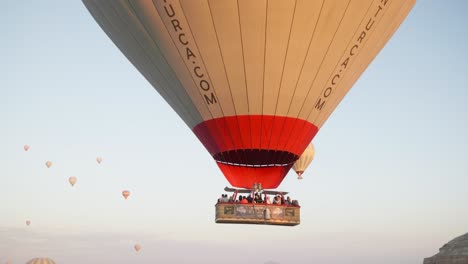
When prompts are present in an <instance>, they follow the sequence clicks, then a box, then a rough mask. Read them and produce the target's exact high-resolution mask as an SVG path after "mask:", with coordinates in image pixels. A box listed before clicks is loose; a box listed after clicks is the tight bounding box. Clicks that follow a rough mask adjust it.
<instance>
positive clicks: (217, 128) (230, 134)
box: [153, 0, 242, 160]
mask: <svg viewBox="0 0 468 264" xmlns="http://www.w3.org/2000/svg"><path fill="white" fill-rule="evenodd" d="M153 1H154V0H153ZM207 3H208V7H209V9H210V4H209V1H207ZM179 4H180V8H181V9H182V14H183V15H184V18H185V20H186V21H187V26H188V27H189V30H190V34H192V36H193V41H194V42H195V46H196V47H197V50H198V52H199V55H200V58H201V60H202V63H203V67H204V68H205V70H206V74H207V75H208V78H209V79H210V83H211V85H213V81H212V80H211V77H210V74H209V70H208V68H207V67H206V64H205V61H204V60H203V56H202V54H201V51H200V49H199V48H198V44H197V41H196V39H195V35H194V34H193V32H192V28H191V27H190V23H188V19H187V16H186V15H185V11H184V8H183V6H182V4H181V3H180V0H179ZM210 14H211V9H210ZM212 21H213V20H212ZM213 26H214V23H213ZM215 34H216V39H217V38H218V34H217V33H216V29H215ZM219 53H220V54H221V56H222V52H221V50H220V51H219ZM223 64H224V60H223ZM225 69H226V68H225ZM229 87H230V86H229ZM213 89H215V90H216V88H215V86H214V85H213ZM218 98H219V97H218ZM231 98H232V95H231ZM233 106H234V109H235V105H234V102H233ZM219 108H220V109H221V113H222V115H223V117H222V120H223V122H224V124H225V126H226V128H227V131H229V136H230V138H231V141H232V143H233V144H232V145H233V146H235V144H234V142H235V141H234V138H233V136H232V133H231V130H230V129H229V126H228V122H227V120H226V118H225V114H224V110H223V107H222V104H221V103H219ZM236 119H237V125H238V126H239V120H238V118H237V112H236ZM215 127H216V130H218V132H220V131H219V127H218V126H217V125H216V126H215ZM239 132H241V131H240V128H239ZM220 135H222V131H221V133H220ZM240 136H241V138H242V135H240ZM234 152H235V153H236V154H238V153H237V151H234ZM220 153H221V155H222V156H223V157H224V159H225V160H226V156H225V155H228V156H229V155H230V154H229V152H228V151H226V154H224V151H221V152H220ZM237 156H238V157H239V155H237Z"/></svg>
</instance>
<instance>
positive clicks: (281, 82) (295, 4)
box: [268, 0, 297, 163]
mask: <svg viewBox="0 0 468 264" xmlns="http://www.w3.org/2000/svg"><path fill="white" fill-rule="evenodd" d="M296 6H297V0H296V1H294V11H293V15H292V18H291V24H290V26H289V34H288V42H287V43H286V53H285V55H284V60H283V68H282V70H281V77H280V83H279V89H278V94H277V95H276V104H275V114H274V116H273V122H272V126H271V128H272V129H273V128H274V126H275V121H276V114H277V111H278V101H279V97H280V94H281V87H282V85H283V76H284V68H285V66H286V60H287V58H288V52H289V41H290V40H291V32H292V26H293V22H294V18H295V15H296ZM285 121H286V120H285V119H283V127H282V128H281V131H282V129H283V128H284V122H285ZM272 132H273V131H272ZM280 134H281V133H280ZM272 136H273V133H271V134H270V140H269V142H268V148H269V149H271V147H272V146H271V143H272V142H271V137H272ZM280 138H281V137H278V140H277V141H279V139H280ZM278 143H279V142H277V144H276V149H275V154H274V155H272V156H274V160H275V161H276V162H275V163H279V162H278V158H279V157H277V156H278V155H281V154H278V153H277V151H276V150H277V148H278Z"/></svg>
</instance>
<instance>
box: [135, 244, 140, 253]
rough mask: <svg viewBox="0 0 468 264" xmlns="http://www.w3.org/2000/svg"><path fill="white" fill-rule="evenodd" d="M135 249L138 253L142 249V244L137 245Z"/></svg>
mask: <svg viewBox="0 0 468 264" xmlns="http://www.w3.org/2000/svg"><path fill="white" fill-rule="evenodd" d="M134 248H135V251H136V252H138V251H140V249H141V245H140V244H136V245H135V246H134Z"/></svg>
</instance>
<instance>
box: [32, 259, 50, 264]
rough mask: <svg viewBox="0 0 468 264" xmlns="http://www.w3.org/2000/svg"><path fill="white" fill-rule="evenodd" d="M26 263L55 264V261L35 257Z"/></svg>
mask: <svg viewBox="0 0 468 264" xmlns="http://www.w3.org/2000/svg"><path fill="white" fill-rule="evenodd" d="M26 264H55V261H53V260H52V259H50V258H33V259H31V260H30V261H28V262H26Z"/></svg>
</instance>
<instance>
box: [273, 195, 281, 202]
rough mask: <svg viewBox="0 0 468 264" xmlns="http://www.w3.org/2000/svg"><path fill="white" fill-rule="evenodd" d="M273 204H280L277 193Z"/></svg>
mask: <svg viewBox="0 0 468 264" xmlns="http://www.w3.org/2000/svg"><path fill="white" fill-rule="evenodd" d="M273 204H281V198H280V197H279V195H276V196H275V198H274V199H273Z"/></svg>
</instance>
